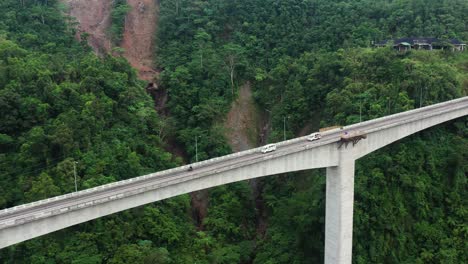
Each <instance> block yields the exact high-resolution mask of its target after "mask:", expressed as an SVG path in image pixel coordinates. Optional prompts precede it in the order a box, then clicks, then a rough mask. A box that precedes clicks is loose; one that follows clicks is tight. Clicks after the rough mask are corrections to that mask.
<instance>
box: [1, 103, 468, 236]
mask: <svg viewBox="0 0 468 264" xmlns="http://www.w3.org/2000/svg"><path fill="white" fill-rule="evenodd" d="M465 101H466V102H467V103H468V97H462V98H459V99H455V100H451V101H447V102H443V103H439V104H434V105H431V106H426V107H423V108H418V109H413V110H409V111H405V112H402V113H397V114H392V115H389V116H385V117H381V118H377V119H373V120H368V121H364V122H361V123H357V124H353V125H349V126H345V127H343V130H352V129H356V128H359V127H362V126H368V125H372V124H374V123H379V122H384V121H387V120H391V119H394V118H401V117H405V116H409V115H414V114H417V113H420V112H425V111H428V110H430V109H437V108H440V107H444V106H446V105H452V104H457V103H460V102H465ZM461 107H463V105H462V106H461ZM465 107H466V106H465ZM431 113H432V114H434V112H428V115H430V114H431ZM419 118H421V116H417V117H415V119H419ZM404 122H408V120H406V121H404ZM375 129H377V130H379V129H384V127H378V128H375ZM339 130H340V129H339V128H337V129H332V130H329V131H325V132H323V133H322V134H323V135H328V134H333V133H336V132H337V131H339ZM371 131H372V132H373V131H374V129H372V130H370V131H369V132H371ZM306 138H307V136H303V137H298V138H294V139H290V140H286V141H282V142H278V143H276V144H277V146H284V145H290V144H294V143H297V142H300V141H304V140H306ZM261 148H262V147H258V148H253V149H250V150H246V151H241V152H236V153H232V154H229V155H225V156H222V157H217V158H212V159H208V160H204V161H200V162H196V163H193V164H188V165H184V166H179V167H176V168H172V169H168V170H164V171H159V172H155V173H151V174H147V175H143V176H139V177H135V178H131V179H127V180H123V181H118V182H113V183H109V184H105V185H101V186H97V187H93V188H90V189H86V190H82V191H79V192H74V193H69V194H65V195H60V196H56V197H52V198H48V199H45V200H40V201H36V202H33V203H29V204H23V205H18V206H15V207H12V208H7V209H4V210H1V211H0V217H2V216H7V215H9V214H12V213H16V212H19V211H23V210H27V209H31V208H34V207H37V206H41V205H44V204H49V203H55V202H58V201H62V200H66V199H72V198H73V199H74V198H78V197H82V196H85V195H89V194H90V193H95V192H100V191H104V190H107V189H111V188H115V187H118V186H123V185H126V184H129V183H132V182H139V181H143V180H147V179H150V178H157V177H161V176H166V175H170V174H175V173H181V172H186V171H187V170H188V168H189V166H192V167H203V166H205V165H208V164H212V163H216V162H220V161H225V160H229V159H233V158H236V157H240V156H244V155H248V154H252V153H256V152H260V151H261ZM111 197H112V196H111ZM1 227H2V225H0V228H1Z"/></svg>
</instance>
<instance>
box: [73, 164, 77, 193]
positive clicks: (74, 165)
mask: <svg viewBox="0 0 468 264" xmlns="http://www.w3.org/2000/svg"><path fill="white" fill-rule="evenodd" d="M76 164H78V162H77V161H75V162H73V175H74V176H75V192H78V184H77V183H76Z"/></svg>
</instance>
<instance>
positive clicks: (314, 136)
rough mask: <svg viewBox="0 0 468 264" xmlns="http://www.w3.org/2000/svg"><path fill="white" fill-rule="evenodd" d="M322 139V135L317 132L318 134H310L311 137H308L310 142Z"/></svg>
mask: <svg viewBox="0 0 468 264" xmlns="http://www.w3.org/2000/svg"><path fill="white" fill-rule="evenodd" d="M320 138H322V135H320V133H318V132H316V133H312V134H310V135H309V136H308V137H307V140H309V141H314V140H317V139H320Z"/></svg>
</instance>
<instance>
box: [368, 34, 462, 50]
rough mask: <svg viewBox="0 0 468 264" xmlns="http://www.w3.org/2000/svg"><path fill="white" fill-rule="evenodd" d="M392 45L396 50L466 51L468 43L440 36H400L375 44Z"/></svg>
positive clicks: (379, 45) (380, 45)
mask: <svg viewBox="0 0 468 264" xmlns="http://www.w3.org/2000/svg"><path fill="white" fill-rule="evenodd" d="M388 45H392V46H393V48H394V49H395V50H398V51H408V50H412V49H416V50H433V49H441V50H443V49H452V50H453V51H465V50H466V49H467V47H466V43H463V42H461V41H460V40H458V39H449V40H442V39H438V38H426V37H421V38H415V37H413V38H399V39H394V40H384V41H381V42H378V43H376V44H375V46H376V47H386V46H388Z"/></svg>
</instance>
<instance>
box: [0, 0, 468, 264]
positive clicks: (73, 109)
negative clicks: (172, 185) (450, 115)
mask: <svg viewBox="0 0 468 264" xmlns="http://www.w3.org/2000/svg"><path fill="white" fill-rule="evenodd" d="M125 2H126V1H123V0H122V1H118V2H116V3H118V5H116V7H117V8H121V9H122V10H120V9H119V10H120V11H122V12H124V9H125V8H126V4H125ZM159 2H160V20H159V22H158V23H159V25H158V28H159V30H158V33H157V35H156V36H155V38H156V44H157V48H156V49H155V57H156V58H157V62H156V63H157V66H158V67H159V68H161V69H162V73H161V75H160V79H159V80H158V81H159V83H158V84H159V87H161V89H164V90H166V91H167V93H168V96H169V100H168V103H167V105H166V107H167V112H168V117H161V116H159V115H158V114H157V113H156V111H155V110H154V109H153V102H152V101H151V98H150V97H149V96H148V95H147V94H145V90H144V85H145V84H144V83H143V82H141V81H139V80H138V79H137V77H136V73H135V70H133V69H132V68H131V67H130V65H129V64H128V63H127V62H126V61H125V59H124V58H121V57H112V56H109V55H107V56H103V57H97V56H96V55H94V54H93V53H92V52H91V49H90V48H89V47H88V46H87V44H86V39H83V41H82V42H78V41H76V40H75V39H74V35H75V30H74V27H73V24H74V22H72V20H71V19H70V18H67V17H65V16H64V15H63V12H62V11H63V6H62V5H60V4H59V3H58V1H56V0H34V1H33V0H22V1H16V0H3V1H1V2H0V10H2V11H1V12H0V209H3V208H7V207H11V206H14V205H17V204H22V203H26V202H30V201H35V200H38V199H43V198H46V197H50V196H55V195H58V194H62V193H68V192H71V191H73V190H74V182H73V168H74V164H75V165H76V168H77V172H78V178H79V182H78V186H79V189H85V188H89V187H92V186H96V185H100V184H104V183H108V182H112V181H116V180H121V179H126V178H130V177H134V176H137V175H141V174H145V173H148V172H154V171H157V170H162V169H166V168H170V167H174V166H177V165H178V164H181V163H182V160H181V159H179V158H175V157H173V156H172V155H171V154H170V153H168V152H166V151H165V150H164V149H170V147H169V148H168V146H167V142H165V139H167V138H168V137H169V138H171V139H173V140H174V141H175V142H176V143H177V144H178V145H180V146H182V147H183V148H184V150H185V152H186V153H187V155H188V157H187V159H188V160H189V161H190V160H191V161H193V160H194V157H195V146H194V144H193V143H194V142H193V141H194V138H195V137H198V138H199V145H198V151H199V153H198V155H199V158H200V159H207V158H211V157H216V156H220V155H224V154H227V153H229V152H230V151H231V150H230V147H229V146H228V144H227V140H226V138H225V137H224V136H223V135H225V133H224V127H223V125H222V124H223V121H224V118H225V115H226V113H227V112H228V111H229V107H230V105H231V102H232V101H233V100H234V99H235V98H236V97H237V94H238V89H239V86H241V85H243V84H244V83H245V82H250V83H251V84H252V87H253V90H254V99H255V101H256V103H257V104H258V107H259V108H260V109H262V110H263V111H264V112H265V113H266V114H265V116H267V119H268V120H267V122H269V123H270V127H271V130H270V131H268V132H269V133H268V134H269V137H268V139H267V140H268V141H269V142H275V141H278V140H281V139H282V138H283V125H284V124H283V122H284V120H286V121H287V126H286V133H287V137H288V138H291V137H294V136H296V135H298V134H299V133H300V132H301V131H306V132H311V131H314V130H316V129H318V128H319V127H321V126H327V125H334V124H341V125H346V124H351V123H355V122H359V120H360V118H362V120H369V119H372V118H376V117H380V116H384V115H388V114H391V113H396V112H401V111H405V110H409V109H413V108H417V107H419V106H420V105H421V106H422V105H429V104H432V103H436V102H440V101H445V100H449V99H453V98H456V97H460V96H466V95H467V93H468V52H465V53H457V52H455V53H454V52H450V51H432V52H428V51H412V52H406V53H399V52H396V51H394V50H392V49H391V48H378V49H376V48H373V47H372V43H373V42H375V41H379V40H383V39H390V38H394V37H409V36H429V37H438V38H441V39H448V38H458V39H460V40H464V41H468V24H467V23H468V18H467V14H468V2H467V1H463V0H442V1H433V0H430V1H422V0H411V1H410V0H400V1H387V0H377V1H370V0H360V1H351V0H349V1H343V0H341V1H340V0H287V1H284V0H282V1H280V0H238V1H228V0H204V1H201V0H200V1H189V0H160V1H159ZM114 8H115V7H114ZM119 10H114V13H118V11H119ZM112 23H113V27H112V29H113V30H114V31H112V34H113V35H112V37H113V39H114V41H117V42H118V41H119V39H120V37H121V35H120V34H121V32H122V23H121V21H112ZM360 113H361V115H360ZM466 122H467V119H466V118H462V119H459V120H456V121H453V122H449V123H447V124H443V125H440V126H437V127H435V128H432V129H429V130H426V131H424V132H421V133H419V134H418V135H414V136H411V137H409V138H407V139H404V140H402V141H401V142H398V143H395V144H392V145H391V146H389V147H386V148H384V149H382V150H379V151H377V152H376V153H373V154H371V155H369V156H368V157H365V158H363V159H361V160H359V161H358V162H357V167H356V183H355V215H354V237H353V261H354V262H355V263H466V262H467V261H468V253H467V251H466V239H467V236H468V234H467V232H466V230H467V224H466V219H467V218H468V215H467V210H466V202H465V201H466V199H467V198H468V197H467V185H466V184H467V179H466V175H467V170H468V167H467V164H468V156H467V154H468V139H467V135H468V129H467V126H466ZM75 162H77V163H75ZM256 188H257V190H255V191H257V192H260V195H254V190H252V188H251V186H249V185H248V183H246V182H240V183H235V184H231V185H228V186H221V187H218V188H213V189H211V190H210V191H209V203H208V213H207V216H206V217H205V218H204V219H202V221H203V222H202V223H196V220H195V219H192V215H191V206H192V205H191V201H190V197H189V196H188V195H182V196H180V197H177V198H174V199H169V200H165V201H161V202H158V203H154V204H151V205H147V206H144V207H141V208H136V209H132V210H128V211H126V212H123V213H119V214H115V215H111V216H108V217H105V218H101V219H98V220H95V221H91V222H89V223H84V224H81V225H78V226H75V227H72V228H68V229H66V230H62V231H58V232H56V233H53V234H50V235H46V236H43V237H40V238H37V239H33V240H31V241H27V242H24V243H21V244H18V245H15V246H11V247H9V248H7V249H3V250H0V262H1V263H285V264H286V263H321V262H322V261H323V243H324V217H325V215H324V205H325V200H324V190H325V176H324V171H321V170H315V171H310V172H302V173H291V174H286V175H279V176H274V177H268V178H266V179H262V180H261V181H260V182H259V183H258V186H256ZM259 204H261V207H262V208H264V210H263V211H262V212H259V210H258V208H259ZM260 218H261V219H260ZM261 221H264V222H265V223H266V224H265V226H264V227H262V228H259V223H260V222H261Z"/></svg>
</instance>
